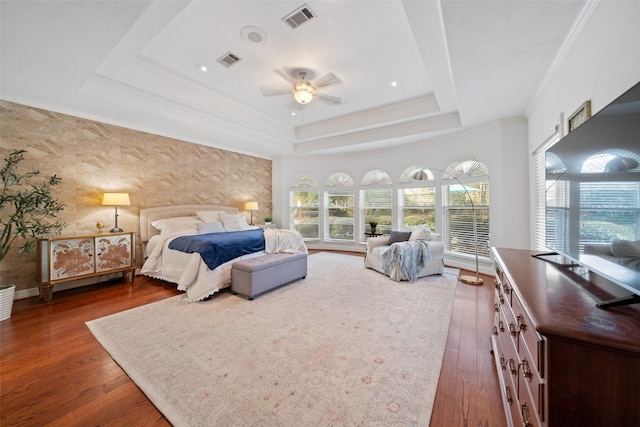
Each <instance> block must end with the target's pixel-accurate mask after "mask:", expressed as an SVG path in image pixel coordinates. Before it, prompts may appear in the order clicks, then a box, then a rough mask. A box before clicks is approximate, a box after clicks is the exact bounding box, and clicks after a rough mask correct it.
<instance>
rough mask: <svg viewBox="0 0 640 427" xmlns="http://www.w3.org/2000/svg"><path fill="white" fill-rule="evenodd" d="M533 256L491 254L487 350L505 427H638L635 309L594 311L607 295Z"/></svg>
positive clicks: (639, 332) (639, 319)
mask: <svg viewBox="0 0 640 427" xmlns="http://www.w3.org/2000/svg"><path fill="white" fill-rule="evenodd" d="M533 254H534V252H531V251H526V250H518V249H496V248H493V249H492V255H493V258H494V262H495V269H496V278H495V304H494V309H495V312H494V326H493V334H492V336H491V346H492V351H493V356H494V359H495V362H496V368H497V371H498V376H499V381H500V387H501V391H502V399H503V403H504V408H505V413H506V417H507V423H508V425H512V426H527V427H529V426H547V427H548V426H552V427H556V426H558V427H564V426H632V425H633V426H640V405H638V404H637V402H638V394H639V392H640V304H636V305H629V306H624V307H615V308H608V309H603V308H598V307H596V303H597V302H600V301H605V300H608V299H611V298H612V295H611V294H609V292H607V291H606V290H605V288H604V287H603V286H599V285H596V284H594V283H593V282H592V281H590V280H588V277H589V276H588V275H587V274H586V270H584V269H583V268H579V269H577V270H576V269H575V268H574V269H566V268H563V267H559V266H556V265H553V264H550V263H548V262H545V261H543V260H540V259H537V258H533V257H532V255H533ZM614 296H616V295H614Z"/></svg>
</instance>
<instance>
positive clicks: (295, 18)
mask: <svg viewBox="0 0 640 427" xmlns="http://www.w3.org/2000/svg"><path fill="white" fill-rule="evenodd" d="M315 17H316V14H315V13H314V12H313V10H311V8H309V6H307V5H306V4H305V5H304V6H302V7H301V8H298V9H296V10H295V11H293V12H291V13H290V14H288V15H287V16H285V17H284V18H282V20H283V21H284V22H286V23H287V25H288V26H290V27H291V28H293V29H296V28H298V27H299V26H300V25H302V24H304V23H305V22H307V21H310V20H312V19H313V18H315Z"/></svg>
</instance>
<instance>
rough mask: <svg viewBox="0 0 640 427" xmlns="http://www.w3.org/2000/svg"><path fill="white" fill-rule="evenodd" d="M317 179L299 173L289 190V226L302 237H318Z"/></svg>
mask: <svg viewBox="0 0 640 427" xmlns="http://www.w3.org/2000/svg"><path fill="white" fill-rule="evenodd" d="M318 186H319V185H318V181H317V180H316V179H315V178H314V177H313V176H311V175H299V176H298V177H296V179H295V180H294V181H293V184H292V185H291V190H290V191H289V218H290V219H289V221H290V223H289V228H290V229H292V230H296V231H297V232H299V233H300V235H302V237H303V239H305V240H310V239H318V238H319V227H318V225H319V221H318V220H319V217H318V214H319V208H320V200H319V192H318V189H317V188H318Z"/></svg>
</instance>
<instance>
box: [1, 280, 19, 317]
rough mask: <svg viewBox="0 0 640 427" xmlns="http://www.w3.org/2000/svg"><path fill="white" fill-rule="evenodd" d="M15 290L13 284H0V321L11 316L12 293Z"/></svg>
mask: <svg viewBox="0 0 640 427" xmlns="http://www.w3.org/2000/svg"><path fill="white" fill-rule="evenodd" d="M15 292H16V286H15V285H2V286H0V322H1V321H3V320H7V319H8V318H9V317H11V310H12V309H13V295H14V294H15Z"/></svg>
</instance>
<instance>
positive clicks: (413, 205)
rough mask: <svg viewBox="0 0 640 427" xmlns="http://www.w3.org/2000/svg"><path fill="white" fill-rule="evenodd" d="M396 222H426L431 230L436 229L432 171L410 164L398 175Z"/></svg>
mask: <svg viewBox="0 0 640 427" xmlns="http://www.w3.org/2000/svg"><path fill="white" fill-rule="evenodd" d="M398 224H399V225H400V226H414V225H422V224H426V225H428V226H429V228H431V229H432V230H435V229H436V189H435V180H434V177H433V173H431V171H430V170H429V169H427V168H425V167H424V166H421V165H415V166H411V167H410V168H408V169H406V170H405V171H404V172H403V173H402V176H401V177H400V188H399V189H398Z"/></svg>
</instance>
